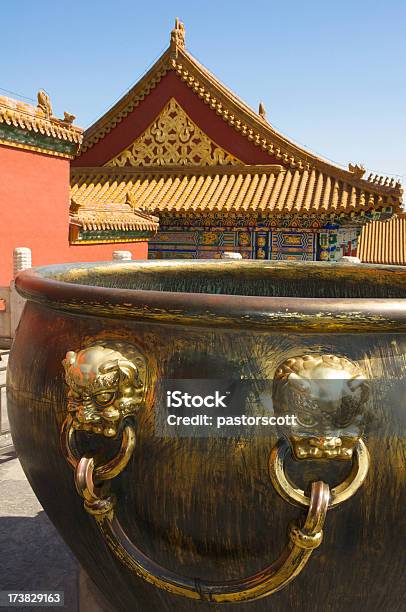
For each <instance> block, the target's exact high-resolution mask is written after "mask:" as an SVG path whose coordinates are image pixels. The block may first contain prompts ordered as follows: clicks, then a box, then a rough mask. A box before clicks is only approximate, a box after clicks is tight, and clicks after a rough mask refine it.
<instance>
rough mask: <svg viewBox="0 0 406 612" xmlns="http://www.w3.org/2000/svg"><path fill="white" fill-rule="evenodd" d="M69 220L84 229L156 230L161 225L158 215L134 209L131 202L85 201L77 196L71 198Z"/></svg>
mask: <svg viewBox="0 0 406 612" xmlns="http://www.w3.org/2000/svg"><path fill="white" fill-rule="evenodd" d="M69 212H70V214H69V220H70V224H71V225H77V226H79V227H81V228H82V229H83V230H92V231H96V230H113V229H114V230H122V231H130V230H137V231H150V232H156V231H157V230H158V227H159V221H158V218H157V217H154V216H153V215H151V214H149V213H147V212H145V211H144V210H139V209H134V207H133V206H131V204H130V203H128V201H127V202H125V203H123V204H117V203H114V204H112V203H110V202H104V201H100V200H92V201H90V202H87V203H84V202H83V201H82V200H80V199H77V198H74V197H73V198H72V199H71V205H70V211H69Z"/></svg>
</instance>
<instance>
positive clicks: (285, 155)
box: [81, 20, 403, 205]
mask: <svg viewBox="0 0 406 612" xmlns="http://www.w3.org/2000/svg"><path fill="white" fill-rule="evenodd" d="M170 70H172V71H174V72H175V73H176V74H177V75H178V76H179V78H180V79H181V80H182V81H183V82H184V83H185V84H186V85H187V86H188V87H189V88H190V89H191V90H192V91H193V92H194V93H195V94H196V95H197V96H198V97H199V98H200V99H201V100H202V101H203V102H204V103H205V104H207V105H208V106H209V108H210V109H211V110H212V111H213V112H214V113H216V114H217V115H219V116H220V117H221V118H222V119H223V120H224V121H225V122H227V123H228V124H229V125H230V126H231V127H232V128H233V129H234V130H236V131H237V132H239V133H240V134H242V135H243V136H244V137H246V138H247V139H248V140H249V141H251V142H252V143H253V144H254V145H255V146H257V147H260V148H261V149H263V150H264V151H266V152H268V153H269V155H270V157H272V159H275V158H276V159H278V160H280V162H281V164H282V165H283V166H285V167H287V168H290V169H291V170H292V171H296V170H297V171H299V172H304V171H307V172H310V173H312V172H313V171H315V172H320V173H323V174H324V175H326V176H329V177H330V180H331V181H332V182H335V181H340V182H343V183H345V184H347V185H348V186H349V187H354V188H355V189H358V190H366V191H368V192H372V193H373V194H375V195H376V196H378V197H379V196H382V197H383V198H384V197H385V196H388V197H390V198H391V199H393V200H395V201H396V202H397V203H398V205H400V203H401V200H402V195H403V190H402V186H401V184H400V183H399V182H396V181H395V180H393V179H389V178H387V177H383V176H378V175H372V174H370V175H369V176H368V178H367V179H365V178H364V170H363V168H362V166H358V165H352V164H349V169H348V170H346V169H344V168H341V167H339V166H336V165H334V164H332V163H331V162H329V161H327V160H324V159H322V158H321V157H319V156H317V155H314V154H312V153H310V152H309V151H307V150H305V149H303V148H302V147H300V146H299V145H296V144H295V143H294V142H292V141H290V140H289V139H287V138H286V137H285V136H283V134H281V133H279V132H278V131H277V130H275V129H274V128H273V127H272V125H270V123H268V121H267V120H266V119H265V113H264V112H263V109H261V112H258V113H256V112H255V111H254V110H252V109H251V108H250V107H249V106H247V105H246V104H245V103H244V102H243V101H242V100H241V99H240V98H239V97H238V96H236V95H235V94H234V93H233V92H232V91H230V89H228V88H227V87H226V86H224V85H223V84H222V83H220V82H219V81H218V80H217V79H216V77H215V76H214V75H213V74H212V73H211V72H210V71H209V70H207V68H206V67H204V66H203V65H202V64H200V63H199V62H198V61H197V60H196V59H195V58H194V57H193V56H192V55H191V54H190V53H189V52H188V51H187V50H186V47H185V31H184V26H183V24H181V23H180V22H179V21H178V20H177V22H176V24H175V28H174V30H172V32H171V43H170V46H169V48H168V49H167V50H166V51H165V52H164V53H163V55H162V56H161V57H160V58H159V59H158V60H157V62H156V63H155V64H154V66H153V67H152V68H151V69H150V70H149V71H148V72H147V73H146V74H145V75H144V77H143V78H142V79H141V80H140V81H139V82H138V83H137V84H136V85H135V86H134V87H133V88H132V89H131V90H130V91H129V92H128V93H127V94H126V95H125V96H124V97H123V98H122V99H121V100H120V101H119V102H117V104H115V105H114V106H113V107H112V108H111V109H110V110H109V111H108V112H107V113H106V114H105V115H104V116H103V117H101V118H100V119H99V120H98V121H97V122H96V123H94V124H93V125H92V126H91V127H90V128H89V129H88V130H86V132H85V135H84V142H83V145H82V148H81V151H82V152H85V151H86V150H88V149H89V148H91V147H93V146H94V145H95V144H96V143H97V142H99V141H100V140H101V139H103V138H104V136H105V135H106V134H108V133H109V132H110V131H111V130H113V129H114V128H115V127H116V126H117V124H118V123H120V122H121V121H122V120H123V119H124V118H125V117H126V116H127V115H128V114H129V113H131V112H132V111H133V110H134V108H135V107H136V106H138V105H139V104H140V102H141V101H142V100H144V99H145V98H146V96H147V95H148V94H149V92H150V91H151V90H152V89H153V88H154V87H156V86H157V84H158V83H159V82H160V80H161V79H162V78H163V76H165V74H166V73H167V72H168V71H170Z"/></svg>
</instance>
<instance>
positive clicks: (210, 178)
mask: <svg viewBox="0 0 406 612" xmlns="http://www.w3.org/2000/svg"><path fill="white" fill-rule="evenodd" d="M71 195H72V198H74V200H75V201H76V202H78V203H82V204H83V205H86V206H88V205H89V204H90V203H91V202H98V203H102V202H116V203H123V202H125V201H126V200H127V199H128V198H129V197H130V198H131V199H132V201H133V202H134V203H136V205H137V206H139V207H143V208H144V209H145V210H147V211H148V212H152V213H156V214H159V215H161V214H162V213H165V214H170V215H178V214H192V213H199V214H201V213H205V212H211V213H212V212H214V213H215V212H218V213H226V214H228V215H232V214H233V213H238V214H245V213H247V214H248V213H255V214H260V215H263V216H265V217H269V216H278V215H284V214H291V213H296V214H299V215H308V214H315V215H331V216H336V217H339V216H340V215H348V216H351V215H354V214H361V215H362V214H364V213H367V212H371V211H375V212H378V211H379V212H388V213H390V212H395V211H397V210H398V208H399V203H398V200H397V199H396V198H394V197H393V196H392V195H390V194H384V195H381V194H376V193H374V191H373V190H366V189H359V188H356V187H355V186H353V185H349V184H348V183H347V182H346V181H340V180H338V179H335V180H333V179H331V177H330V176H328V175H325V174H324V173H323V172H321V171H319V170H315V169H312V170H310V171H309V170H303V171H299V170H298V169H297V168H296V169H292V168H288V169H286V168H284V167H283V166H282V165H264V166H255V165H230V166H225V165H223V166H203V167H193V166H189V167H185V166H178V167H176V166H174V167H162V166H156V167H131V166H124V167H117V166H113V167H107V166H104V167H95V168H85V167H76V168H73V169H72V174H71Z"/></svg>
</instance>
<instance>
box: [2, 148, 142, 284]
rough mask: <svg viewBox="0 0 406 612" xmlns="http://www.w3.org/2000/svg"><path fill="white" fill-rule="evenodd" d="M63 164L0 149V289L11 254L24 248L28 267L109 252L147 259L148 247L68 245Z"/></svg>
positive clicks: (8, 276)
mask: <svg viewBox="0 0 406 612" xmlns="http://www.w3.org/2000/svg"><path fill="white" fill-rule="evenodd" d="M69 165H70V163H69V160H67V159H62V158H58V157H52V156H50V155H42V154H39V153H34V152H31V151H26V150H22V149H17V148H13V147H6V146H0V206H1V216H0V253H1V255H0V286H5V285H8V284H9V283H10V281H11V279H12V277H13V250H14V248H15V247H29V248H30V249H31V251H32V264H33V266H40V265H45V264H50V263H68V262H79V261H103V260H111V257H112V253H113V251H115V250H119V249H123V250H126V251H127V250H128V251H131V252H132V254H133V257H134V259H147V258H148V244H147V243H146V242H142V243H141V242H140V243H124V244H123V243H121V244H120V243H114V244H103V245H94V246H93V245H81V246H70V245H69V240H68V232H69Z"/></svg>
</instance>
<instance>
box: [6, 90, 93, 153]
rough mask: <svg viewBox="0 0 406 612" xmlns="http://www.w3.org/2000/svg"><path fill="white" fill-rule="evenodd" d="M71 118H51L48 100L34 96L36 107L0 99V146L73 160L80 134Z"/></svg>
mask: <svg viewBox="0 0 406 612" xmlns="http://www.w3.org/2000/svg"><path fill="white" fill-rule="evenodd" d="M74 119H75V116H74V115H71V114H70V113H66V112H65V113H64V118H63V119H58V118H57V117H54V115H53V112H52V106H51V102H50V99H49V96H48V95H47V94H46V93H45V92H44V91H42V90H41V91H39V92H38V105H37V106H33V105H32V104H27V103H26V102H21V101H20V100H14V99H13V98H9V97H6V96H0V144H5V145H8V146H13V147H18V148H23V149H28V150H33V151H39V152H43V153H47V154H50V155H56V156H58V157H68V158H71V159H73V157H74V156H75V154H76V153H77V151H78V148H79V145H80V144H81V142H82V138H83V130H82V129H81V128H79V127H76V126H74V125H72V124H73V121H74Z"/></svg>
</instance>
